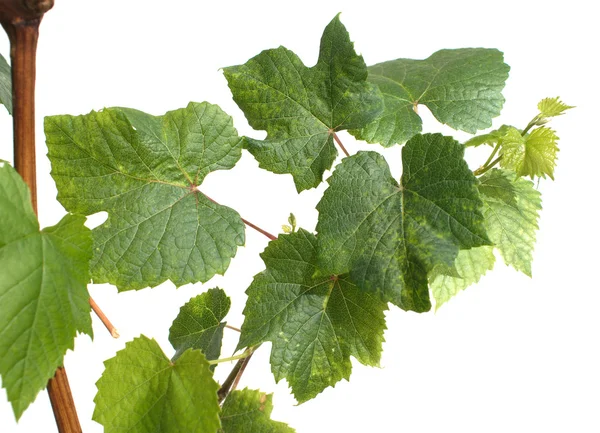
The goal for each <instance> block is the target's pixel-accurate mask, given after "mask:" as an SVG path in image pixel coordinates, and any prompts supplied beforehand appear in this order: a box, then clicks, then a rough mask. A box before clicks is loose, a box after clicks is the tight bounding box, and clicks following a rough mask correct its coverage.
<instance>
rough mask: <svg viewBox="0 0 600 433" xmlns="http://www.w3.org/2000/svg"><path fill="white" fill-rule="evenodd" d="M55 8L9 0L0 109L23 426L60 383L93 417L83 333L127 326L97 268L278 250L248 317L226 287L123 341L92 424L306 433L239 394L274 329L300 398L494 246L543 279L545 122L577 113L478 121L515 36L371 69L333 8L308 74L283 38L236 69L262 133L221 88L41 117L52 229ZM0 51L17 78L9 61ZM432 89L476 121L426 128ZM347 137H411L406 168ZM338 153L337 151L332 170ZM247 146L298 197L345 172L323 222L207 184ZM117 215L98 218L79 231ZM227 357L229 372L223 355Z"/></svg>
mask: <svg viewBox="0 0 600 433" xmlns="http://www.w3.org/2000/svg"><path fill="white" fill-rule="evenodd" d="M52 5H53V2H52V1H48V0H46V1H39V0H37V1H36V0H28V1H26V0H10V1H9V0H0V22H1V23H2V25H3V27H4V28H5V29H6V31H7V33H8V35H9V38H10V42H11V56H10V57H11V65H10V68H11V72H10V73H11V76H12V84H11V86H12V90H11V94H10V99H7V97H6V90H5V89H4V87H6V86H5V84H4V83H5V82H6V80H7V78H6V77H5V76H2V75H0V103H2V104H3V105H5V106H6V108H7V109H8V111H9V113H11V111H12V114H13V122H14V142H15V144H14V162H15V164H14V166H15V169H16V171H15V170H14V169H13V168H12V167H10V166H9V165H7V163H5V162H4V161H0V180H1V181H2V184H1V186H2V188H0V203H2V204H3V206H2V208H0V216H1V217H2V221H3V224H2V226H0V263H1V264H2V269H3V277H5V278H3V280H2V281H1V282H0V297H3V298H4V299H6V300H7V302H5V303H4V304H2V305H0V313H2V314H0V325H1V326H0V337H1V338H0V349H3V351H6V353H7V354H9V356H6V357H5V358H3V359H0V374H1V375H2V380H3V386H4V387H5V388H6V389H7V395H8V398H9V400H10V401H11V403H12V405H13V410H14V412H15V416H16V417H17V419H18V418H19V417H20V416H21V415H22V414H23V412H24V411H25V410H26V409H27V407H28V406H29V404H31V403H32V402H33V401H34V400H35V398H36V395H37V394H38V392H39V391H40V390H41V389H43V388H44V387H46V386H47V388H48V393H49V396H50V400H51V404H52V407H53V410H54V414H55V418H56V423H57V426H58V430H59V432H60V433H75V432H81V426H80V424H79V420H78V415H77V411H76V409H75V405H74V402H73V397H72V395H71V390H70V387H69V383H68V378H67V375H66V371H65V370H64V368H63V367H62V364H63V357H64V354H65V352H66V351H67V350H68V349H72V348H73V341H74V338H75V335H76V333H77V332H80V333H86V334H89V335H90V336H91V335H92V327H91V318H90V313H91V312H92V311H93V312H94V313H95V314H96V315H97V316H98V317H99V318H100V320H101V321H102V323H103V324H104V326H105V327H106V328H107V330H108V331H109V332H110V334H111V335H112V336H113V337H114V338H117V337H119V334H118V332H117V330H116V328H115V327H114V325H113V324H112V323H111V321H110V320H109V319H108V317H107V316H106V314H104V312H103V311H102V310H101V309H100V307H99V306H98V305H97V304H96V302H95V301H94V300H93V299H92V298H91V297H90V296H89V292H88V291H87V285H88V283H90V281H93V282H94V283H110V284H112V285H114V286H116V287H117V289H118V291H128V290H142V289H145V288H148V287H155V286H158V285H160V284H162V283H163V282H165V281H171V282H172V283H173V284H174V285H175V286H177V287H179V286H182V285H185V284H190V283H198V282H200V283H206V282H208V281H209V280H210V279H211V278H212V277H213V276H214V275H216V274H221V275H222V274H224V273H225V272H226V271H227V269H228V267H229V264H230V261H231V259H232V258H233V257H234V256H235V254H236V251H237V248H238V247H240V246H243V245H244V243H245V240H246V239H245V233H246V228H247V227H249V228H252V229H253V230H256V231H257V232H259V233H261V234H262V235H264V236H265V237H266V238H267V239H268V241H269V243H268V246H267V247H266V249H265V250H264V251H263V253H262V254H261V258H262V260H263V262H264V265H265V268H264V270H263V271H262V272H260V273H259V274H257V275H255V276H254V278H253V280H252V283H251V284H250V286H249V287H248V288H247V291H246V294H247V295H248V300H247V303H246V306H245V308H244V312H243V313H244V322H243V324H242V325H241V327H239V328H238V327H235V326H232V325H229V324H228V323H227V322H225V321H224V319H225V317H226V315H227V313H228V311H229V308H230V303H231V301H230V299H229V297H228V296H227V295H226V293H225V291H224V290H223V289H221V288H216V287H215V288H211V289H209V290H207V291H204V292H203V293H201V294H200V295H198V296H195V297H193V298H191V299H190V300H189V301H188V302H187V303H186V304H185V305H183V306H182V307H181V309H180V311H179V314H178V315H177V317H176V318H175V319H174V320H173V323H172V326H171V328H170V329H169V342H170V343H171V345H172V347H173V349H174V350H175V354H174V355H173V356H172V357H170V358H169V357H167V355H166V354H165V353H164V352H163V349H162V348H161V347H160V346H159V345H158V343H157V342H156V341H155V340H153V339H151V338H148V337H146V336H144V335H140V336H139V337H137V338H135V339H133V340H132V341H129V342H127V343H126V344H125V348H124V349H122V350H121V351H119V352H117V354H116V355H115V357H113V358H111V359H109V360H107V361H106V362H105V370H104V372H103V374H102V376H101V378H100V379H99V380H98V382H97V383H96V386H97V389H98V393H97V395H96V398H95V399H94V402H95V411H94V414H93V419H94V420H95V421H97V422H98V423H100V424H102V425H103V426H104V428H105V431H106V432H108V433H112V432H117V431H124V430H127V431H132V429H135V431H140V432H148V433H149V432H156V431H161V432H163V431H164V432H171V431H183V430H185V431H191V432H215V433H216V432H217V431H218V432H219V433H235V432H238V431H241V429H242V428H244V429H248V428H249V429H251V430H244V431H248V432H249V433H259V432H263V431H273V432H285V433H287V432H291V431H293V430H292V429H291V428H290V427H288V426H287V425H285V424H283V423H279V422H276V421H273V420H271V419H270V412H271V410H272V403H271V397H270V396H268V395H266V394H264V393H261V392H260V391H254V390H248V389H244V390H238V389H237V387H238V384H239V382H240V379H241V377H242V375H243V374H244V371H245V370H246V368H247V366H248V364H249V362H250V360H251V359H252V356H253V354H254V353H255V351H256V350H258V348H259V347H260V346H261V345H262V344H263V343H266V342H269V343H271V346H270V350H271V357H270V364H271V369H272V372H273V375H274V378H275V380H276V381H280V380H281V379H285V380H286V381H287V383H288V385H289V387H290V389H291V392H292V394H293V395H294V397H295V398H296V400H297V401H298V403H303V402H305V401H307V400H310V399H312V398H315V397H316V396H317V395H318V394H320V393H321V392H322V391H323V390H324V389H326V388H328V387H333V386H335V384H336V383H337V382H339V381H340V380H342V379H349V377H350V374H351V372H352V363H351V358H352V357H353V358H355V359H356V360H357V361H358V362H360V363H362V364H364V365H368V366H377V365H379V361H380V358H381V352H382V344H383V332H384V330H385V329H386V318H385V314H384V313H385V312H386V311H387V310H388V308H389V305H390V304H392V305H395V306H397V307H399V308H400V309H402V310H406V311H415V312H419V313H423V312H426V311H429V310H430V309H431V307H432V303H434V304H435V307H436V308H439V307H440V306H441V305H443V304H444V303H445V302H447V301H448V300H449V299H450V298H452V297H453V296H455V295H456V294H457V293H458V292H460V291H462V290H464V289H465V288H466V287H468V286H469V285H471V284H474V283H476V282H478V281H479V279H480V278H481V277H482V276H483V275H484V274H486V273H487V272H488V271H489V270H491V269H492V268H493V267H494V263H495V261H496V253H498V254H497V255H498V256H501V257H502V259H503V260H504V262H505V263H506V264H507V265H510V266H512V267H513V268H515V269H516V270H517V271H520V272H523V273H524V274H526V275H529V276H530V275H531V262H532V259H533V256H532V253H533V248H534V245H535V238H536V231H537V229H538V218H539V212H540V210H541V194H540V193H539V191H537V189H536V188H535V187H534V183H533V182H532V181H531V180H534V179H538V180H539V179H545V178H550V179H554V168H555V164H556V157H557V153H558V136H557V135H556V132H555V131H554V130H553V129H551V128H549V127H548V126H547V124H548V123H549V121H550V120H551V119H552V118H553V117H556V116H559V115H562V114H563V113H564V112H565V111H566V110H568V109H570V108H573V107H571V106H568V105H566V104H564V103H563V102H562V101H561V100H560V99H559V98H558V97H556V98H546V99H544V100H542V101H540V103H539V104H538V114H537V115H535V117H533V119H532V120H531V121H530V122H529V123H528V124H527V126H526V127H525V129H523V130H520V129H517V128H515V127H513V126H510V125H502V126H501V127H500V128H498V129H496V130H492V131H490V132H487V133H484V134H480V135H476V134H477V132H478V131H480V130H483V129H487V128H489V127H491V126H492V119H493V118H494V117H496V116H498V115H499V114H500V111H501V109H502V106H503V104H504V98H503V96H502V89H503V88H504V84H505V81H506V79H507V78H508V71H509V67H508V65H506V64H505V63H504V59H503V55H502V53H501V52H500V51H498V50H495V49H485V48H465V49H454V50H440V51H438V52H436V53H434V54H432V55H431V56H430V57H429V58H427V59H424V60H412V59H402V58H400V59H396V60H391V61H387V62H383V63H379V64H376V65H373V66H367V65H366V64H365V62H364V60H363V58H362V56H361V55H358V54H357V53H356V52H355V50H354V44H353V42H352V41H351V40H350V36H349V33H348V32H347V30H346V28H345V27H344V25H343V24H342V23H341V21H340V19H339V15H338V16H336V17H335V18H334V19H333V20H332V21H331V22H330V23H329V24H328V25H327V27H326V28H325V30H324V32H323V36H322V39H321V45H320V50H319V58H318V61H317V63H316V64H315V65H314V66H312V67H307V66H305V65H304V63H303V62H302V60H301V59H300V58H299V57H298V56H297V55H296V54H295V53H293V52H292V51H290V50H288V49H287V48H285V47H279V48H276V49H270V50H265V51H262V52H261V53H259V54H258V55H256V56H255V57H253V58H251V59H250V60H248V61H247V62H246V63H245V64H242V65H236V66H229V67H226V68H224V69H223V73H224V75H225V78H226V80H227V83H228V86H229V88H230V90H231V93H232V96H233V99H234V101H235V102H236V103H237V105H238V106H239V107H240V108H241V110H242V111H243V113H244V115H245V116H246V119H247V120H248V123H249V124H250V126H252V127H253V128H254V129H256V130H263V131H266V133H267V136H266V138H265V139H263V140H259V139H254V138H252V137H248V136H239V135H238V132H237V130H236V129H235V128H234V126H233V119H232V118H231V117H230V116H229V115H228V114H227V113H225V112H224V111H223V110H222V109H221V108H220V107H218V106H217V105H213V104H210V103H208V102H201V103H198V102H190V103H189V104H188V105H187V107H185V108H181V109H177V110H173V111H169V112H167V113H165V114H164V115H160V116H155V115H150V114H147V113H144V112H142V111H139V110H135V109H131V108H122V107H114V108H105V109H103V110H100V111H92V112H91V113H89V114H86V115H80V116H71V115H55V116H47V117H46V118H45V123H44V130H45V134H46V144H47V146H48V157H49V159H50V162H51V164H52V173H51V174H52V176H53V178H54V180H55V182H56V185H57V189H58V200H59V201H60V202H61V203H62V204H63V206H64V207H65V209H66V210H67V211H68V212H69V213H68V214H67V215H66V216H65V217H64V218H63V219H62V220H61V221H60V222H59V223H58V224H57V225H55V226H53V227H48V228H44V229H43V230H40V228H39V222H38V220H37V200H36V166H35V122H34V119H35V104H34V99H35V61H36V47H37V40H38V35H39V33H38V30H39V24H40V21H41V19H42V17H43V16H44V13H45V12H47V11H48V10H49V9H50V8H51V7H52ZM0 60H2V62H0V74H4V71H5V70H6V69H7V68H8V65H6V66H5V62H4V59H3V58H0ZM419 104H422V105H426V106H427V107H428V108H429V109H430V111H431V112H432V114H433V115H434V116H435V117H436V118H437V120H439V121H440V122H441V123H444V124H447V125H448V126H450V127H452V128H454V129H456V130H462V131H465V132H468V133H470V134H472V135H474V136H473V137H472V138H471V139H469V140H468V141H466V142H465V143H459V142H458V141H457V140H455V139H454V138H452V137H449V136H445V135H442V134H427V133H422V121H421V118H420V116H419V110H418V105H419ZM342 130H347V131H348V132H349V133H350V134H351V135H353V136H354V137H356V138H357V139H360V140H364V141H366V142H369V143H374V144H380V145H382V146H384V147H391V146H395V145H401V146H403V147H402V173H401V175H400V176H398V175H395V174H393V173H392V170H391V169H390V167H389V165H388V164H387V161H386V160H385V158H384V157H383V155H381V154H380V153H378V152H376V151H371V150H369V151H358V152H356V153H353V154H351V153H350V152H348V150H347V149H346V147H345V146H344V145H343V144H342V141H341V140H340V138H339V136H338V132H339V131H342ZM336 145H337V147H336ZM476 146H490V147H491V152H490V155H489V157H488V158H487V160H486V161H485V162H484V164H483V165H481V166H480V167H479V168H478V169H476V170H474V171H473V170H471V169H470V168H469V166H468V165H467V163H466V161H465V159H464V154H465V151H466V150H467V149H469V148H470V147H476ZM338 148H339V150H340V151H341V153H342V154H343V155H342V159H341V162H340V163H338V164H334V162H335V161H336V159H337V157H338V155H339V153H338ZM243 149H246V150H247V151H248V152H250V153H251V154H252V155H253V156H254V158H255V159H256V160H257V161H258V163H259V166H260V167H261V168H262V169H265V170H268V171H271V172H273V173H275V174H278V175H291V176H292V178H293V180H294V183H295V186H296V190H297V191H298V192H301V191H303V190H307V189H311V188H314V187H316V186H318V185H320V184H321V183H322V182H323V181H324V174H325V172H326V171H331V172H332V174H331V176H330V177H329V178H327V179H326V182H327V183H328V187H327V188H326V190H325V192H324V194H323V197H322V198H321V200H320V202H319V204H318V205H317V211H318V213H319V219H318V223H317V226H316V232H315V233H312V232H309V231H307V230H305V229H303V228H300V227H297V225H298V224H297V221H296V218H295V216H294V215H293V214H290V217H289V219H288V223H289V225H287V224H286V225H283V226H282V230H283V232H284V233H283V234H279V235H275V234H272V233H269V232H268V231H266V230H264V229H263V228H261V227H259V226H257V225H256V224H254V223H252V222H250V221H248V220H247V219H245V218H242V217H241V216H240V214H239V213H238V212H237V211H235V210H234V209H232V208H230V207H228V206H225V205H222V204H220V203H219V202H217V201H216V200H214V199H212V198H210V197H208V196H207V195H205V194H204V193H203V192H202V191H201V190H200V187H201V185H202V183H203V181H204V179H205V178H206V176H208V175H210V173H211V172H213V171H217V170H229V169H231V168H233V167H234V166H235V164H236V163H237V161H238V160H239V159H240V158H241V155H242V150H243ZM527 178H529V179H531V180H528V179H527ZM4 204H6V205H4ZM102 211H104V212H106V213H107V214H108V218H107V220H106V221H105V222H104V223H102V224H100V225H99V226H98V227H96V228H94V229H93V230H90V229H88V228H86V227H85V226H84V222H85V219H86V217H87V216H90V215H93V214H96V213H98V212H102ZM18 259H20V260H21V262H22V263H17V262H15V260H18ZM5 269H6V270H5ZM39 270H41V271H39ZM40 272H41V273H40ZM21 286H23V289H22V291H23V293H24V295H23V297H24V298H23V299H25V298H27V299H26V300H27V301H28V302H29V303H30V304H35V305H36V308H39V309H41V310H42V313H40V314H38V312H37V310H36V311H35V312H34V313H33V314H31V313H30V312H28V311H27V310H26V309H25V308H24V306H23V305H21V300H20V299H19V297H14V296H5V295H8V294H9V293H10V291H11V290H12V289H13V288H15V287H21ZM65 306H67V307H68V308H67V307H65ZM224 329H231V330H234V331H236V332H237V333H238V334H239V341H238V345H237V347H236V350H235V352H234V353H233V354H232V356H229V357H221V344H222V340H223V337H224ZM23 341H26V342H27V344H23ZM9 349H10V350H9ZM233 361H236V362H235V364H234V365H233V367H232V370H231V371H230V372H229V374H228V376H227V378H226V379H225V380H224V381H223V383H222V384H220V385H219V384H218V383H217V382H216V381H215V379H214V377H213V372H214V369H215V367H216V366H217V365H220V364H224V363H229V362H233ZM15 365H23V368H22V369H19V370H18V371H17V369H15V368H14V367H15ZM157 414H158V415H157ZM140 426H141V427H140ZM140 429H141V430H140Z"/></svg>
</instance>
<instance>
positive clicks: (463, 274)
mask: <svg viewBox="0 0 600 433" xmlns="http://www.w3.org/2000/svg"><path fill="white" fill-rule="evenodd" d="M495 261H496V258H495V257H494V248H493V247H491V246H482V247H477V248H471V249H468V250H460V251H459V252H458V256H457V257H456V260H455V261H454V267H453V270H455V271H456V273H457V274H458V275H445V274H442V273H436V274H433V275H431V274H430V276H429V278H430V282H431V284H430V285H431V292H432V294H433V297H434V299H435V309H436V310H437V309H438V308H440V307H441V306H442V305H443V304H445V303H446V302H448V301H449V300H450V299H451V298H453V297H454V296H456V295H457V294H458V293H459V292H460V291H462V290H465V289H466V288H467V287H469V286H470V285H472V284H475V283H477V282H479V280H480V279H481V277H482V276H484V275H485V273H486V272H487V271H491V270H492V269H493V268H494V263H495Z"/></svg>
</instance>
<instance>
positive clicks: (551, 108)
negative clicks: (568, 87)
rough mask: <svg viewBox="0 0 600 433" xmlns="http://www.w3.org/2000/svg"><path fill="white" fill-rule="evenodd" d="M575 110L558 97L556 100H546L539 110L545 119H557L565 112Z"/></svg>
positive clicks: (542, 101) (541, 102)
mask: <svg viewBox="0 0 600 433" xmlns="http://www.w3.org/2000/svg"><path fill="white" fill-rule="evenodd" d="M571 108H575V107H574V106H572V105H567V104H565V103H564V102H562V101H561V100H560V98H559V97H558V96H557V97H555V98H544V99H542V100H541V101H540V102H539V104H538V110H540V115H541V116H543V117H556V116H560V115H562V114H564V113H565V111H567V110H569V109H571Z"/></svg>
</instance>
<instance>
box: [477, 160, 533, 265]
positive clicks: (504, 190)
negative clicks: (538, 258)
mask: <svg viewBox="0 0 600 433" xmlns="http://www.w3.org/2000/svg"><path fill="white" fill-rule="evenodd" d="M480 181H481V186H480V191H481V197H482V199H483V203H484V207H483V215H484V218H485V225H486V229H487V232H488V235H489V237H490V239H491V240H492V242H493V244H494V247H495V248H497V249H498V251H499V252H500V254H501V255H502V258H503V259H504V262H505V263H506V264H507V265H510V266H512V267H513V268H515V269H516V270H518V271H521V272H523V273H524V274H525V275H528V276H531V262H532V260H533V249H534V246H535V240H536V232H537V229H538V218H539V212H540V210H541V209H542V200H541V194H540V193H539V191H537V190H536V189H535V187H534V185H533V182H531V181H529V180H527V179H523V178H521V177H517V176H516V175H515V173H514V172H511V171H509V170H502V169H493V170H490V171H489V172H487V173H486V174H485V175H483V176H482V177H481V178H480ZM489 185H494V187H493V188H490V187H489ZM511 193H512V194H513V198H512V199H510V198H509V194H511Z"/></svg>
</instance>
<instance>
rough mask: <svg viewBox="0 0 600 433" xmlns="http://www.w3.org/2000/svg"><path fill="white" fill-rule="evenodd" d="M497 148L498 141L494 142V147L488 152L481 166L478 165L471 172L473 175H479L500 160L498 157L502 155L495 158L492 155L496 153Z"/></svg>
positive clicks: (498, 146) (498, 145)
mask: <svg viewBox="0 0 600 433" xmlns="http://www.w3.org/2000/svg"><path fill="white" fill-rule="evenodd" d="M499 150H500V143H496V146H495V147H494V150H493V151H492V153H491V154H490V156H489V158H488V159H487V161H485V163H484V164H483V165H482V166H481V167H479V168H478V169H477V170H475V171H474V172H473V174H474V175H475V176H479V175H481V174H483V173H485V172H486V171H488V170H489V169H490V168H492V167H493V166H494V165H496V164H497V163H498V161H500V158H502V155H500V156H499V157H498V158H496V159H495V160H494V156H496V154H497V153H498V151H499ZM492 160H493V161H492Z"/></svg>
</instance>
